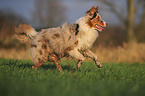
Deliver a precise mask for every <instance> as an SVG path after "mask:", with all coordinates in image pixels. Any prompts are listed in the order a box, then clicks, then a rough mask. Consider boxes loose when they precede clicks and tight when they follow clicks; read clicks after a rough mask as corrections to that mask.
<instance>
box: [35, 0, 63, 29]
mask: <svg viewBox="0 0 145 96" xmlns="http://www.w3.org/2000/svg"><path fill="white" fill-rule="evenodd" d="M64 11H65V6H64V5H63V4H62V3H61V2H60V1H59V0H35V10H34V11H33V12H32V20H33V22H34V24H35V26H36V27H38V28H45V27H46V28H48V27H55V26H58V25H60V24H61V23H62V22H63V21H64V19H65V16H64Z"/></svg>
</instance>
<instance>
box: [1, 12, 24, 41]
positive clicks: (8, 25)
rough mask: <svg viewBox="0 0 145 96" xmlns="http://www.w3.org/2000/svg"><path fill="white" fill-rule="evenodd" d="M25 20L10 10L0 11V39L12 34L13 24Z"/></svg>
mask: <svg viewBox="0 0 145 96" xmlns="http://www.w3.org/2000/svg"><path fill="white" fill-rule="evenodd" d="M25 21H26V20H25V19H24V18H23V17H22V16H19V15H17V14H15V13H14V12H12V11H10V10H9V11H8V10H3V11H0V40H3V39H8V38H10V37H12V36H13V34H14V26H17V25H18V24H20V23H23V22H25Z"/></svg>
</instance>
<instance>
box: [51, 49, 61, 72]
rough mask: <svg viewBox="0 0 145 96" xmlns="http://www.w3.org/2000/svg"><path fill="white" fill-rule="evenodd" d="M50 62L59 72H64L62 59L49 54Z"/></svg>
mask: <svg viewBox="0 0 145 96" xmlns="http://www.w3.org/2000/svg"><path fill="white" fill-rule="evenodd" d="M48 61H50V62H52V63H54V64H55V66H56V68H57V70H58V71H61V72H63V70H62V67H61V65H60V58H59V57H58V55H56V54H55V53H54V52H52V53H50V54H49V56H48Z"/></svg>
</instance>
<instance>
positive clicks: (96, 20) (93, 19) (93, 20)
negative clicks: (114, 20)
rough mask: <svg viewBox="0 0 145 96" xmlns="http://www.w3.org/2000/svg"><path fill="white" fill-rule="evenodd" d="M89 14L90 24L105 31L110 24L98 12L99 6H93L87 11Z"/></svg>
mask: <svg viewBox="0 0 145 96" xmlns="http://www.w3.org/2000/svg"><path fill="white" fill-rule="evenodd" d="M86 14H87V15H88V16H89V21H88V25H89V26H90V27H91V28H92V27H93V28H94V29H97V30H98V31H103V30H104V28H103V27H106V26H107V25H108V24H107V23H106V22H104V21H103V20H102V18H101V16H100V15H99V13H98V6H97V7H96V8H95V6H93V7H92V8H91V9H90V10H89V11H87V13H86Z"/></svg>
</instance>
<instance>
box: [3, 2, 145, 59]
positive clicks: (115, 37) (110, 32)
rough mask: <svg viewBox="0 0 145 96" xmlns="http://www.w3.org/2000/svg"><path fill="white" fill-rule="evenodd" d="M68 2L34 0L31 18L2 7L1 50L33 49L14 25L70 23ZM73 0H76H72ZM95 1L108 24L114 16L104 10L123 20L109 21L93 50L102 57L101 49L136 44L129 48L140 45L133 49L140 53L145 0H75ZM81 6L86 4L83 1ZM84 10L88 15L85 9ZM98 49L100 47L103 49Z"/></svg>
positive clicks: (39, 26) (37, 26)
mask: <svg viewBox="0 0 145 96" xmlns="http://www.w3.org/2000/svg"><path fill="white" fill-rule="evenodd" d="M16 1H17V0H16ZM26 1H27V0H26ZM62 1H63V2H62ZM65 1H66V0H55V1H54V0H34V2H33V6H34V8H33V10H30V12H29V13H30V14H29V15H30V17H31V18H30V19H31V20H30V19H27V18H25V17H24V16H23V15H20V14H17V13H15V12H14V11H13V10H10V9H1V10H0V49H1V50H4V49H6V50H7V49H9V50H10V49H19V50H20V49H25V50H26V49H29V48H28V47H27V46H26V44H21V43H20V42H19V41H18V40H17V39H16V38H15V32H14V27H15V26H18V25H19V24H22V23H26V24H31V25H32V26H33V27H34V28H35V29H36V30H37V31H39V30H41V29H43V28H50V27H57V26H60V25H61V24H63V23H64V22H67V19H68V17H67V16H68V15H67V14H66V11H69V10H67V9H68V8H67V7H66V5H65V4H68V3H64V2H65ZM69 1H70V2H72V0H69ZM92 1H93V3H92V6H93V5H97V4H98V3H99V9H100V11H101V12H100V14H101V16H102V17H107V19H106V18H103V19H104V21H106V22H107V23H110V22H113V19H112V20H110V18H111V17H110V16H111V15H108V16H105V15H104V13H106V14H107V13H109V14H113V15H114V16H115V17H116V18H117V19H118V21H119V24H109V26H108V27H107V28H105V29H106V31H105V32H100V33H99V38H97V40H96V42H95V44H94V47H93V48H92V50H93V51H95V52H97V54H100V56H102V55H101V52H102V51H105V50H106V53H107V51H108V49H109V48H111V49H114V48H115V50H118V49H119V48H123V50H125V49H126V48H129V47H126V46H128V45H132V46H131V47H130V48H129V49H132V47H135V48H136V49H135V50H133V49H132V50H133V51H132V52H134V53H136V54H139V53H138V52H136V51H137V50H140V49H142V51H144V50H145V44H144V43H145V1H144V0H122V1H120V0H91V1H90V0H78V1H75V0H74V2H79V4H81V2H92ZM0 2H1V1H0ZM27 2H29V1H27ZM94 2H95V3H94ZM120 2H123V3H122V4H123V5H121V4H120ZM79 4H78V5H79ZM80 6H83V3H82V5H80ZM85 6H86V5H84V6H83V7H84V9H85V8H86V7H85ZM92 6H90V5H88V7H89V8H91V7H92ZM74 7H75V5H74ZM77 7H78V6H77ZM88 7H87V8H88ZM77 10H79V9H77ZM87 10H89V9H87ZM87 10H86V11H87ZM82 13H83V14H84V13H85V12H82ZM74 14H75V12H74ZM76 14H77V13H76ZM77 19H79V18H75V20H77ZM107 20H108V21H107ZM114 20H115V19H114ZM140 44H141V47H140ZM104 48H106V49H104ZM102 49H103V50H102ZM97 50H100V51H101V52H100V51H97ZM119 50H120V49H119ZM121 50H122V49H121ZM99 52H100V53H99ZM119 52H120V51H119ZM125 52H126V53H127V52H128V51H124V53H125ZM144 52H145V51H144ZM1 53H2V51H1ZM14 53H15V52H14ZM111 53H112V54H115V53H113V52H110V53H108V54H111ZM3 54H4V53H3ZM18 54H19V53H18ZM128 54H130V53H128ZM103 56H104V55H103ZM1 57H8V56H4V55H1ZM28 57H29V56H28ZM108 58H109V57H108ZM138 58H140V57H138ZM142 58H143V59H142V61H144V58H145V57H144V56H143V57H142ZM110 61H111V60H110Z"/></svg>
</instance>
